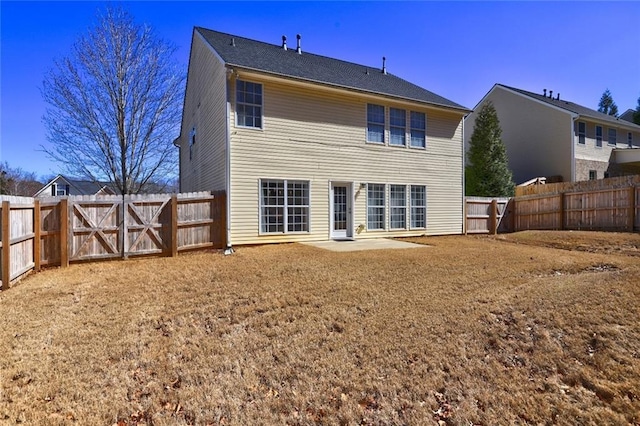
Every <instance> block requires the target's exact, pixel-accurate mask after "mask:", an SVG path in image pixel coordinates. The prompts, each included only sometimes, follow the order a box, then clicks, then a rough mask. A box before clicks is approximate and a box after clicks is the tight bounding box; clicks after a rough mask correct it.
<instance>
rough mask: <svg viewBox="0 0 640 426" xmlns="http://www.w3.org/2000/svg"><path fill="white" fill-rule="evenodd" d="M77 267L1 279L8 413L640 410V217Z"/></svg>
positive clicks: (536, 418)
mask: <svg viewBox="0 0 640 426" xmlns="http://www.w3.org/2000/svg"><path fill="white" fill-rule="evenodd" d="M411 240H412V241H416V242H420V243H423V244H426V245H428V246H426V247H420V248H416V249H406V250H380V251H369V252H350V253H334V252H329V251H324V250H322V249H317V248H313V247H309V246H304V245H299V244H284V245H271V246H262V247H245V248H239V249H238V250H237V252H236V253H235V254H234V255H232V256H226V257H225V256H223V255H221V254H220V253H196V254H188V255H182V256H179V257H177V258H154V259H138V260H128V261H116V262H104V263H91V264H81V265H73V266H71V267H70V268H66V269H50V270H47V271H44V272H41V273H37V274H32V275H30V276H29V277H27V278H26V279H24V280H22V281H20V282H19V283H18V284H17V285H16V286H15V287H13V288H12V289H11V290H9V291H5V292H1V293H0V423H2V424H4V423H6V424H15V423H23V424H29V425H41V424H44V425H47V424H53V425H56V424H61V425H62V424H79V425H113V424H119V425H133V424H138V425H141V424H147V425H152V424H153V425H184V424H197V425H205V424H214V425H217V424H225V425H248V424H252V425H253V424H258V425H259V424H264V425H281V424H300V425H306V424H328V425H334V424H336V425H338V424H340V425H342V424H344V425H360V424H367V425H369V424H372V425H404V424H407V425H429V424H433V425H437V424H439V423H440V424H445V425H467V426H468V425H514V424H559V425H575V424H579V425H589V424H592V425H605V424H608V425H617V424H619V425H626V424H640V414H639V413H640V319H639V318H640V259H639V256H638V255H639V252H640V235H638V234H604V233H578V232H573V233H572V232H547V233H545V232H524V233H518V234H512V235H507V236H498V237H463V236H453V237H430V238H419V239H411Z"/></svg>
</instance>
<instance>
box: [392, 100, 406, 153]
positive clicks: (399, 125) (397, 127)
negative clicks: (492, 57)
mask: <svg viewBox="0 0 640 426" xmlns="http://www.w3.org/2000/svg"><path fill="white" fill-rule="evenodd" d="M406 134H407V112H406V111H405V110H403V109H398V108H389V145H395V146H405V138H406Z"/></svg>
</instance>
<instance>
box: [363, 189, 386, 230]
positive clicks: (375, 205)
mask: <svg viewBox="0 0 640 426" xmlns="http://www.w3.org/2000/svg"><path fill="white" fill-rule="evenodd" d="M384 210H385V199H384V184H380V183H369V184H367V229H369V230H383V229H384V216H385V211H384Z"/></svg>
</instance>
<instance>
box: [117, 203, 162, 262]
mask: <svg viewBox="0 0 640 426" xmlns="http://www.w3.org/2000/svg"><path fill="white" fill-rule="evenodd" d="M170 201H171V199H170V198H166V199H164V200H157V201H137V202H135V201H133V202H125V211H126V215H125V226H124V228H123V229H124V232H125V233H126V235H125V237H124V241H126V243H127V245H126V247H125V251H126V253H127V254H154V253H166V252H167V251H168V250H170V247H169V243H168V242H169V241H170V238H171V233H170V230H169V225H170V224H171V221H170V220H168V218H169V215H170V214H171V211H170ZM161 219H162V220H161ZM163 224H164V225H163Z"/></svg>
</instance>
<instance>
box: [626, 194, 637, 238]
mask: <svg viewBox="0 0 640 426" xmlns="http://www.w3.org/2000/svg"><path fill="white" fill-rule="evenodd" d="M628 218H629V219H628V221H629V227H628V230H629V232H633V229H634V225H635V223H636V187H635V186H633V185H631V188H629V216H628Z"/></svg>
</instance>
